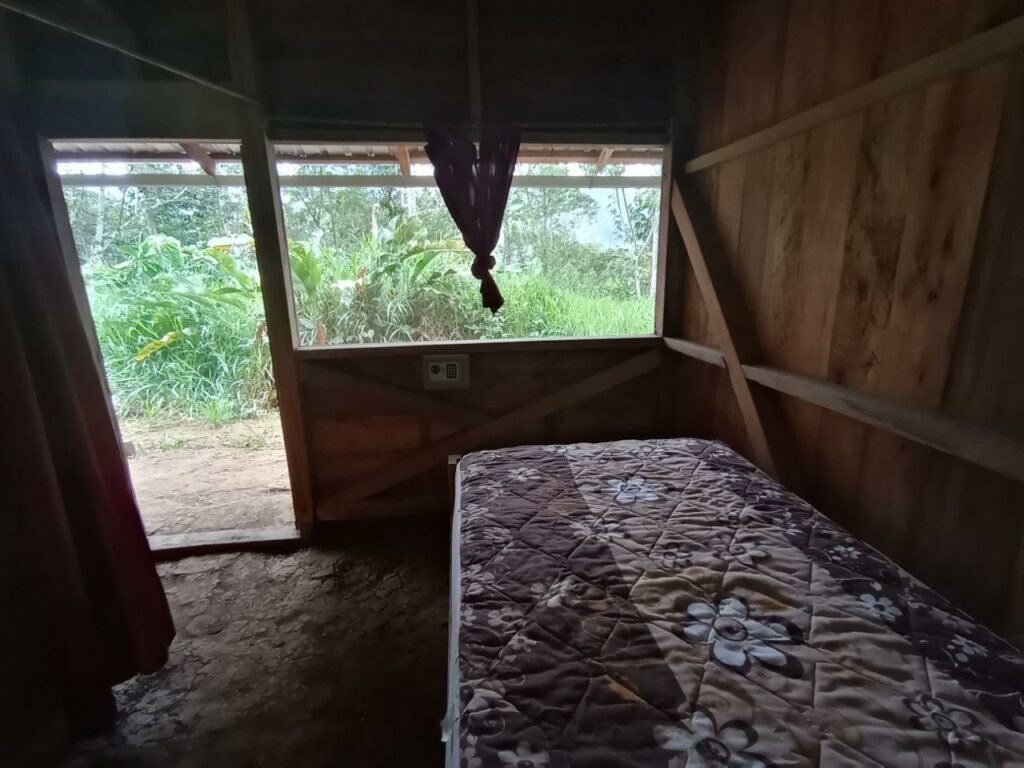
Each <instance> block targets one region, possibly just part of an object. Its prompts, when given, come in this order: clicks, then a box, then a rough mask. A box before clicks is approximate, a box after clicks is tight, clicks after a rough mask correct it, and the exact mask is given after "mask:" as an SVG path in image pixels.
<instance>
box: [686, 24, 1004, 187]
mask: <svg viewBox="0 0 1024 768" xmlns="http://www.w3.org/2000/svg"><path fill="white" fill-rule="evenodd" d="M1022 47H1024V16H1019V17H1017V18H1016V19H1014V20H1013V21H1008V22H1006V23H1005V24H1002V25H1000V26H998V27H995V28H993V29H990V30H989V31H987V32H982V33H981V34H978V35H975V36H974V37H972V38H970V39H968V40H965V41H963V42H962V43H957V44H956V45H952V46H950V47H949V48H946V49H944V50H942V51H939V52H938V53H936V54H933V55H931V56H927V57H925V58H923V59H921V60H920V61H917V62H915V63H913V64H910V65H909V66H906V67H903V68H902V69H898V70H896V71H895V72H890V73H889V74H887V75H883V76H882V77H880V78H878V79H877V80H872V81H871V82H870V83H866V84H865V85H861V86H858V87H857V88H854V89H852V90H850V91H847V92H846V93H843V94H840V95H839V96H836V97H835V98H832V99H828V100H827V101H824V102H822V103H821V104H818V105H817V106H814V107H811V108H810V109H808V110H805V111H803V112H800V113H799V114H796V115H794V116H793V117H789V118H786V119H785V120H783V121H781V122H779V123H776V124H775V125H773V126H771V127H769V128H765V129H763V130H760V131H757V132H756V133H752V134H751V135H749V136H747V137H745V138H742V139H740V140H738V141H734V142H733V143H731V144H727V145H726V146H724V147H720V148H719V149H715V150H713V151H711V152H708V153H706V154H703V155H700V156H699V157H695V158H694V159H693V160H690V161H689V162H687V163H686V166H685V170H686V173H696V172H697V171H702V170H704V169H706V168H710V167H712V166H714V165H718V164H720V163H724V162H726V161H727V160H732V159H733V158H735V157H739V156H741V155H744V154H747V153H748V152H753V151H754V150H755V149H760V148H762V147H768V146H771V145H773V144H777V143H778V142H780V141H782V140H784V139H787V138H789V137H790V136H795V135H796V134H798V133H803V132H804V131H807V130H810V129H811V128H814V127H815V126H818V125H822V124H823V123H827V122H830V121H832V120H837V119H839V118H841V117H845V116H846V115H849V114H852V113H854V112H859V111H860V110H862V109H866V108H867V107H869V106H871V105H872V104H874V103H876V102H878V101H883V100H885V99H889V98H892V97H893V96H898V95H899V94H901V93H904V92H906V91H910V90H913V89H915V88H920V87H922V86H925V85H927V84H928V83H932V82H935V81H936V80H943V79H945V78H948V77H952V76H954V75H957V74H960V73H961V72H966V71H967V70H970V69H974V68H976V67H980V66H982V65H984V64H988V63H989V62H992V61H995V60H996V59H1001V58H1004V57H1006V56H1009V55H1010V54H1012V53H1013V52H1015V51H1017V50H1018V49H1020V48H1022Z"/></svg>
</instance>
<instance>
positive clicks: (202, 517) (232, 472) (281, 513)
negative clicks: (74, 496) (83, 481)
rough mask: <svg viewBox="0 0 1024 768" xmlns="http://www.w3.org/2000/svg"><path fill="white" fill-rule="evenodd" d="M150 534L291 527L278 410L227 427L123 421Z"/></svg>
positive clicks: (290, 506) (292, 519) (133, 472)
mask: <svg viewBox="0 0 1024 768" xmlns="http://www.w3.org/2000/svg"><path fill="white" fill-rule="evenodd" d="M121 434H122V436H123V438H124V441H125V449H126V452H127V453H128V468H129V470H130V472H131V476H132V485H134V487H135V497H136V499H137V500H138V503H139V508H140V510H141V512H142V520H143V523H144V524H145V527H146V533H147V534H150V535H153V534H171V533H193V532H199V531H216V530H230V529H238V528H269V527H278V526H287V525H293V524H294V522H295V515H294V513H293V511H292V497H291V489H290V486H289V482H288V467H287V464H286V463H285V454H284V442H283V439H282V437H281V420H280V417H279V416H278V414H277V412H276V411H274V412H268V413H265V414H261V415H259V416H256V417H254V418H250V419H245V420H242V421H235V422H231V423H228V424H223V425H213V424H209V423H205V422H194V421H152V420H141V419H122V420H121Z"/></svg>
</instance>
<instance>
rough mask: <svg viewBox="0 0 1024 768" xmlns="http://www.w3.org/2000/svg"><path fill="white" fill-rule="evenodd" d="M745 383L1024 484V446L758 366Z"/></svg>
mask: <svg viewBox="0 0 1024 768" xmlns="http://www.w3.org/2000/svg"><path fill="white" fill-rule="evenodd" d="M743 371H744V373H745V374H746V376H747V378H748V379H750V380H751V381H756V382H757V383H758V384H760V385H762V386H764V387H768V388H769V389H774V390H775V391H776V392H782V393H784V394H787V395H790V396H791V397H796V398H798V399H800V400H803V401H805V402H808V403H814V404H815V405H819V406H821V407H822V408H827V409H828V410H830V411H834V412H835V413H841V414H843V415H844V416H849V417H850V418H853V419H857V420H858V421H861V422H863V423H865V424H869V425H871V426H873V427H879V428H880V429H884V430H886V431H887V432H892V433H893V434H896V435H900V436H901V437H905V438H907V439H909V440H913V441H914V442H917V443H921V444H922V445H927V446H929V447H931V448H935V449H937V450H939V451H942V452H943V453H948V454H951V455H953V456H958V457H959V458H962V459H966V460H967V461H970V462H971V463H973V464H978V465H979V466H982V467H986V468H988V469H991V470H993V471H995V472H998V473H999V474H1002V475H1006V476H1007V477H1012V478H1013V479H1015V480H1019V481H1024V442H1022V441H1020V440H1015V439H1013V438H1010V437H1005V436H1003V435H1000V434H999V433H997V432H994V431H992V430H988V429H983V428H981V427H977V426H974V425H973V424H968V423H966V422H964V421H962V420H960V419H955V418H952V417H950V416H946V415H945V414H941V413H935V412H934V411H930V410H928V409H926V408H920V407H917V406H914V405H912V404H909V403H904V402H900V401H898V400H893V399H891V398H886V397H880V396H878V395H871V394H867V393H865V392H858V391H856V390H853V389H850V388H849V387H844V386H843V385H841V384H834V383H832V382H830V381H826V380H824V379H818V378H814V377H811V376H802V375H800V374H797V373H789V372H788V371H780V370H777V369H775V368H769V367H764V366H757V365H745V366H743Z"/></svg>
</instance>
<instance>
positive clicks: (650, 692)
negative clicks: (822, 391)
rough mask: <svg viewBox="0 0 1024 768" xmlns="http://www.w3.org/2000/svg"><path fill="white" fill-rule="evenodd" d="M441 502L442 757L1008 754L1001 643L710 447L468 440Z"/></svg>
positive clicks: (670, 767)
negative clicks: (447, 660) (451, 489)
mask: <svg viewBox="0 0 1024 768" xmlns="http://www.w3.org/2000/svg"><path fill="white" fill-rule="evenodd" d="M456 506H457V508H456V517H455V531H456V532H457V534H458V535H456V536H453V553H454V557H453V568H454V569H455V578H454V579H453V590H452V592H453V594H452V603H453V605H452V610H453V623H452V627H453V630H452V636H453V646H452V664H451V669H450V680H449V685H450V687H451V688H452V704H451V709H450V711H449V717H448V726H449V730H450V744H449V763H450V765H453V766H464V767H465V768H488V767H489V766H501V767H502V768H505V767H509V768H512V767H515V768H542V767H543V768H556V767H557V766H570V765H572V766H588V767H589V766H626V765H629V766H666V767H667V768H683V767H684V766H685V767H686V768H706V767H710V766H730V767H732V768H736V767H737V766H751V767H756V768H762V767H763V766H805V765H806V766H830V767H838V766H876V765H877V766H913V767H914V768H918V767H920V768H954V767H956V766H1024V698H1022V691H1024V659H1022V657H1021V656H1020V655H1019V654H1018V653H1017V652H1016V651H1015V650H1014V649H1013V648H1012V647H1011V646H1009V645H1008V644H1006V643H1005V642H1004V641H1002V640H1001V639H999V638H998V637H996V636H995V635H993V634H992V633H991V632H989V631H987V630H986V629H984V628H982V627H980V626H978V625H977V624H976V623H975V622H974V621H973V620H971V619H970V617H968V616H967V615H966V614H964V613H962V612H961V611H959V610H957V609H956V608H954V607H953V606H952V605H950V604H949V603H948V602H946V601H945V600H944V599H942V598H941V597H939V596H938V595H937V594H936V593H934V592H933V591H931V590H930V589H928V588H927V587H925V586H923V585H922V584H920V583H919V582H917V581H916V580H914V579H913V578H912V577H910V576H909V575H908V574H906V573H905V572H903V571H902V570H901V569H899V568H898V567H897V566H895V565H894V564H893V563H892V562H890V561H889V560H887V559H886V558H884V557H883V556H882V555H880V554H879V553H878V552H876V551H875V550H873V549H871V548H870V547H868V546H866V545H865V544H863V543H861V542H860V541H858V540H857V539H855V538H853V537H852V536H851V535H850V534H848V533H846V532H845V531H844V530H842V529H841V528H839V527H838V526H836V525H835V524H834V523H832V522H831V521H829V520H828V519H827V518H826V517H824V516H823V515H821V514H820V513H819V512H817V511H815V510H814V509H813V508H812V507H810V506H809V505H808V504H807V503H806V502H804V501H802V500H801V499H799V498H797V497H796V496H794V495H793V494H792V493H790V492H788V491H787V490H786V489H785V488H783V487H781V486H780V485H778V483H776V482H774V481H773V480H771V479H770V478H768V477H767V476H765V475H764V474H762V473H760V472H759V471H758V470H756V469H755V468H754V467H753V466H751V465H750V464H749V463H747V462H746V461H745V460H743V459H742V458H740V457H739V456H738V455H737V454H736V453H734V452H733V451H731V450H730V449H728V448H727V447H725V446H723V445H721V444H719V443H711V442H706V441H702V440H688V439H683V440H649V441H623V442H613V443H602V444H580V445H568V446H544V447H524V448H510V449H506V450H499V451H484V452H480V453H475V454H471V455H469V456H467V457H465V458H464V459H463V460H462V461H461V463H460V465H459V494H458V499H457V505H456ZM456 692H457V695H456Z"/></svg>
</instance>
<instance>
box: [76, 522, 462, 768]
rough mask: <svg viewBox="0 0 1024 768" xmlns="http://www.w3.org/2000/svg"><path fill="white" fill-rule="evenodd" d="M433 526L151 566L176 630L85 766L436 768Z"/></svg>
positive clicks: (439, 561)
mask: <svg viewBox="0 0 1024 768" xmlns="http://www.w3.org/2000/svg"><path fill="white" fill-rule="evenodd" d="M446 528H447V519H446V517H444V516H438V517H437V518H419V519H412V520H391V521H387V522H386V523H374V524H373V525H349V526H345V527H344V528H341V529H339V530H334V531H331V532H330V535H331V538H332V539H335V542H334V543H331V544H327V545H322V546H320V547H318V548H316V549H307V550H302V551H299V552H296V553H293V554H288V555H263V554H251V553H250V554H235V555H217V556H211V557H202V558H198V557H197V558H189V559H185V560H181V561H178V562H173V563H165V564H162V565H160V566H159V569H160V574H161V577H162V579H163V583H164V587H165V588H166V590H167V596H168V599H169V600H170V604H171V609H172V611H173V613H174V620H175V623H176V626H177V630H178V636H177V638H176V639H175V641H174V644H173V645H172V646H171V659H170V663H169V664H168V665H167V667H166V668H165V669H164V670H162V671H161V672H159V673H157V674H154V675H147V676H140V677H137V678H135V679H133V680H130V681H128V682H127V683H124V684H122V685H121V686H119V687H118V688H117V690H116V694H117V700H118V705H119V709H120V712H121V715H120V718H119V721H118V724H117V731H116V733H114V734H112V735H111V736H109V737H107V738H104V739H99V740H95V741H92V742H89V743H86V744H82V745H80V746H79V748H78V749H77V751H76V752H75V754H74V755H73V756H72V757H71V758H69V760H68V761H67V763H66V765H65V768H87V767H89V766H131V768H137V767H140V768H141V767H143V766H218V767H219V766H231V768H245V767H247V766H254V767H256V766H274V767H275V768H278V767H283V766H303V768H316V767H317V766H339V767H340V766H359V767H362V766H371V767H376V766H401V767H402V768H413V767H415V768H419V767H420V766H426V767H428V768H429V767H430V766H440V765H442V764H443V757H442V755H443V752H442V746H441V743H440V721H441V718H442V716H443V714H444V712H443V710H444V702H445V675H446V664H447V661H446V659H447V623H448V615H447V611H448V532H447V530H446Z"/></svg>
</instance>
